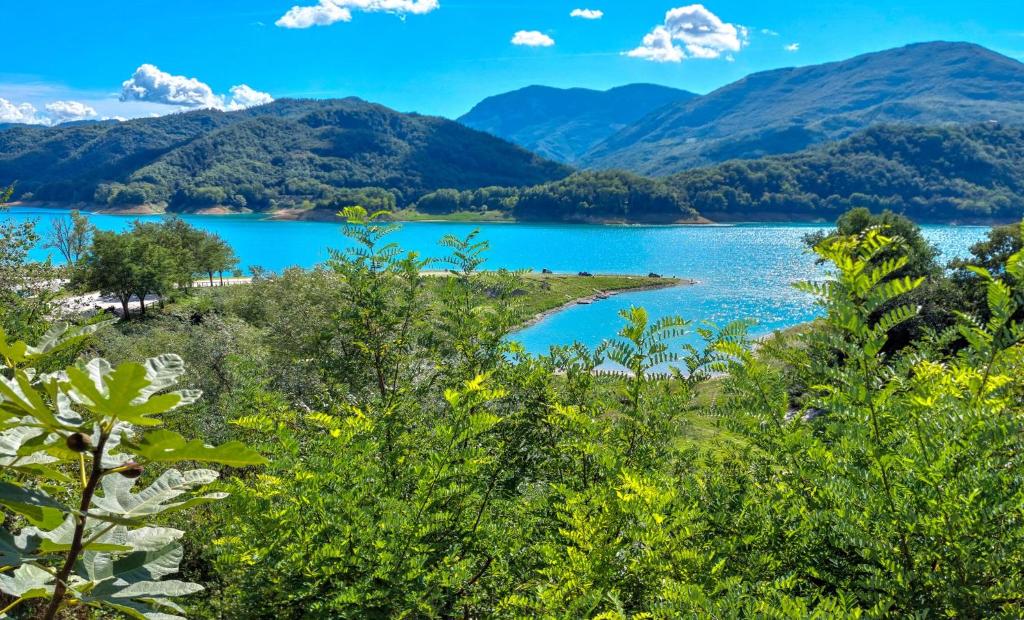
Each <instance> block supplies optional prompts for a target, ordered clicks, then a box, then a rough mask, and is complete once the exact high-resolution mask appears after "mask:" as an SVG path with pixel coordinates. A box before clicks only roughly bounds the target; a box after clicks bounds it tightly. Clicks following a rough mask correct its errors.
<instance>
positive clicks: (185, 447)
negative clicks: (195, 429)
mask: <svg viewBox="0 0 1024 620" xmlns="http://www.w3.org/2000/svg"><path fill="white" fill-rule="evenodd" d="M128 445H129V446H130V447H131V449H132V450H133V451H134V452H135V453H136V454H137V455H138V456H141V457H144V458H146V459H147V460H150V461H157V462H165V463H173V462H179V461H197V462H204V463H220V464H222V465H230V466H232V467H244V466H246V465H264V464H266V463H267V462H268V461H267V459H265V458H263V457H262V456H261V455H260V454H259V453H258V452H256V451H255V450H252V449H250V448H248V447H246V446H245V445H244V444H242V443H241V442H238V441H231V442H228V443H226V444H223V445H220V446H216V447H214V446H208V445H206V444H204V443H203V442H201V441H199V440H198V439H193V440H191V441H187V440H186V439H185V438H184V437H182V436H181V435H179V434H178V433H175V432H173V431H168V430H159V431H152V432H149V433H146V434H145V436H143V438H142V440H141V441H139V442H138V443H134V442H131V443H128Z"/></svg>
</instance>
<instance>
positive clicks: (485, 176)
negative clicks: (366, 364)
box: [0, 99, 570, 211]
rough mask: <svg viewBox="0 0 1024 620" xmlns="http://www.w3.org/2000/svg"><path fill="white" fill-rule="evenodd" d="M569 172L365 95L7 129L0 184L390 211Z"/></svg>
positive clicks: (78, 196) (86, 195) (188, 204)
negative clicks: (431, 196)
mask: <svg viewBox="0 0 1024 620" xmlns="http://www.w3.org/2000/svg"><path fill="white" fill-rule="evenodd" d="M569 172H570V170H569V169H568V168H566V167H564V166H562V165H560V164H557V163H554V162H550V161H546V160H544V159H541V158H540V157H538V156H536V155H534V154H532V153H529V152H528V151H525V150H523V149H522V148H520V147H517V146H514V145H512V144H509V143H508V142H505V141H504V140H501V139H498V138H495V137H493V136H490V135H487V134H485V133H482V132H479V131H475V130H472V129H469V128H467V127H464V126H462V125H460V124H458V123H455V122H453V121H449V120H445V119H442V118H437V117H428V116H420V115H415V114H400V113H398V112H395V111H393V110H390V109H388V108H385V107H383V106H379V105H375V104H371V103H366V102H364V101H361V100H358V99H342V100H324V101H311V100H305V101H299V100H279V101H276V102H274V103H272V104H268V105H265V106H260V107H258V108H252V109H249V110H244V111H238V112H218V111H213V110H201V111H196V112H188V113H184V114H176V115H173V116H166V117H162V118H151V119H138V120H132V121H127V122H124V123H119V124H113V125H111V124H91V125H77V126H58V127H53V128H43V127H26V126H19V127H11V128H8V129H6V130H4V131H2V132H0V178H4V179H12V180H17V182H18V185H17V194H16V196H15V198H23V199H24V198H29V197H31V198H34V199H36V200H47V201H60V202H98V203H107V204H112V205H129V204H141V203H167V204H168V205H169V207H170V208H171V209H172V210H186V209H191V208H201V207H208V206H228V207H232V208H249V209H253V210H257V211H262V210H268V209H272V208H275V207H284V206H289V205H294V204H297V203H302V202H303V201H307V200H308V201H311V202H314V203H317V204H320V205H322V206H325V207H341V206H344V205H345V204H350V203H352V202H362V203H367V206H369V207H386V208H387V207H390V208H393V207H394V206H395V205H396V204H398V205H402V204H405V203H406V202H407V201H410V200H414V199H415V198H417V197H418V196H420V195H422V194H423V193H426V192H429V191H431V190H434V189H438V188H442V187H456V188H460V189H470V188H476V187H482V186H487V185H511V186H518V185H533V184H536V183H542V182H545V181H550V180H555V179H559V178H562V177H564V176H566V175H567V174H569ZM368 188H370V189H368Z"/></svg>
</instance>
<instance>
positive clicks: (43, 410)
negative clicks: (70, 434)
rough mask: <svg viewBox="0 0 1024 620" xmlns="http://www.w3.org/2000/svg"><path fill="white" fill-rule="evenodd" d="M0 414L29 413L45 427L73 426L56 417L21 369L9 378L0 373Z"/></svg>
mask: <svg viewBox="0 0 1024 620" xmlns="http://www.w3.org/2000/svg"><path fill="white" fill-rule="evenodd" d="M0 414H5V416H4V417H6V418H7V419H10V418H11V417H14V416H16V417H21V416H24V415H29V416H32V417H33V418H35V419H36V421H38V422H39V423H40V424H42V425H43V426H46V427H47V428H53V429H57V428H73V427H69V426H67V425H66V424H64V423H62V422H61V421H60V420H58V419H57V417H56V416H55V415H54V413H53V410H51V409H50V406H49V405H48V404H47V403H46V401H45V400H43V396H42V394H40V393H39V392H38V391H37V390H36V389H35V388H34V387H32V381H31V379H29V377H28V375H27V374H26V373H25V372H24V371H22V370H16V371H14V376H13V377H11V378H7V377H5V376H3V375H0Z"/></svg>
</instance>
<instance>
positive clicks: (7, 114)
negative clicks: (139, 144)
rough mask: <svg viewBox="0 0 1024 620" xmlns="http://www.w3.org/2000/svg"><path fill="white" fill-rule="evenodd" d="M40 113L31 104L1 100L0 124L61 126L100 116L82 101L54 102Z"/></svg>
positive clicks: (48, 104)
mask: <svg viewBox="0 0 1024 620" xmlns="http://www.w3.org/2000/svg"><path fill="white" fill-rule="evenodd" d="M43 108H44V110H45V111H44V112H40V111H39V110H38V109H37V108H36V107H35V106H34V105H32V104H31V103H13V102H11V101H8V100H7V99H3V98H0V123H22V124H25V125H59V124H61V123H67V122H70V121H84V120H89V119H91V118H96V117H97V116H99V115H98V114H97V112H96V110H95V109H94V108H93V107H92V106H89V105H86V104H84V103H82V102H80V101H53V102H51V103H47V104H45V105H44V106H43Z"/></svg>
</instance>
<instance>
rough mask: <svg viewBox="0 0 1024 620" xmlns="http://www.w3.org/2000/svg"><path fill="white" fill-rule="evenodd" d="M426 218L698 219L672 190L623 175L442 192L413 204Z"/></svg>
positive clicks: (584, 175) (582, 175)
mask: <svg viewBox="0 0 1024 620" xmlns="http://www.w3.org/2000/svg"><path fill="white" fill-rule="evenodd" d="M416 209H417V210H418V211H422V212H425V213H436V214H443V213H453V212H465V211H473V212H486V211H503V212H508V213H510V214H512V215H514V216H515V217H517V218H520V219H525V220H555V221H592V220H628V221H654V222H659V221H661V222H675V221H678V220H682V219H694V218H696V217H697V214H696V212H694V211H693V209H691V208H690V207H689V205H688V204H687V203H686V200H685V197H684V196H683V195H682V194H680V193H679V192H678V191H677V190H676V189H675V188H674V187H673V186H671V185H669V184H667V183H665V182H663V181H661V180H658V179H649V178H645V177H640V176H636V175H634V174H629V173H625V172H579V173H577V174H574V175H572V176H570V177H568V178H565V179H562V180H560V181H553V182H550V183H545V184H543V185H537V186H534V187H527V188H522V189H518V190H517V189H515V188H507V187H506V188H501V187H487V188H483V189H478V190H472V191H463V192H459V191H455V190H450V189H446V190H441V191H438V192H434V193H432V194H427V195H426V196H424V197H422V198H421V199H420V200H419V202H417V203H416Z"/></svg>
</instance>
